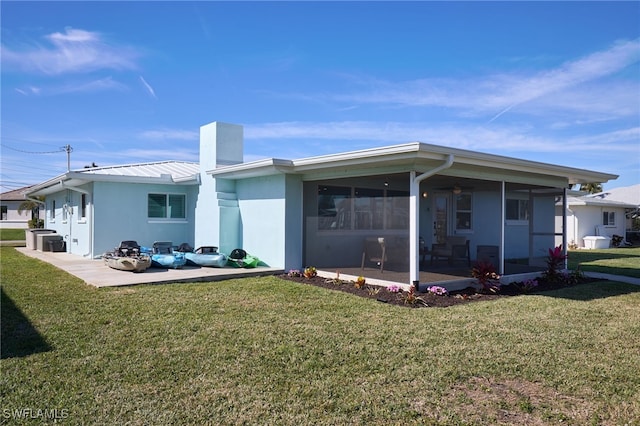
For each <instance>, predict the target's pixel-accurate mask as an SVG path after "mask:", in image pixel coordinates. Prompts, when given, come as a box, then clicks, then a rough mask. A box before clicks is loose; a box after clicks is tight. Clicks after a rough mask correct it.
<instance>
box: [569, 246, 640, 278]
mask: <svg viewBox="0 0 640 426" xmlns="http://www.w3.org/2000/svg"><path fill="white" fill-rule="evenodd" d="M568 260H569V269H576V267H578V266H579V267H580V269H581V270H583V271H591V272H602V273H606V274H614V275H626V276H630V277H636V278H640V247H635V248H627V247H624V248H610V249H604V250H571V251H569V258H568Z"/></svg>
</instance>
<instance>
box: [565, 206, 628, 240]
mask: <svg viewBox="0 0 640 426" xmlns="http://www.w3.org/2000/svg"><path fill="white" fill-rule="evenodd" d="M635 208H636V206H634V205H633V204H629V203H625V202H622V201H614V200H606V199H602V198H599V197H593V196H590V195H584V196H580V197H568V198H567V209H566V223H567V227H566V231H567V232H566V238H567V242H568V244H569V245H570V246H572V247H576V248H595V247H593V240H594V239H593V238H592V237H595V236H601V237H609V238H610V237H611V236H613V235H620V236H625V234H626V231H627V229H629V228H630V221H631V220H630V219H627V218H626V213H627V212H629V211H631V210H633V209H635ZM556 229H558V230H560V231H559V232H562V203H561V202H559V203H557V204H556ZM585 237H587V240H585ZM560 241H561V240H560V239H559V238H557V239H556V242H557V243H559V242H560ZM609 242H610V241H609V240H607V241H606V244H605V245H607V246H608V245H609Z"/></svg>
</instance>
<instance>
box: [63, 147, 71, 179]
mask: <svg viewBox="0 0 640 426" xmlns="http://www.w3.org/2000/svg"><path fill="white" fill-rule="evenodd" d="M62 149H63V150H64V152H66V153H67V172H70V171H71V151H73V148H72V147H71V145H65V146H63V147H62Z"/></svg>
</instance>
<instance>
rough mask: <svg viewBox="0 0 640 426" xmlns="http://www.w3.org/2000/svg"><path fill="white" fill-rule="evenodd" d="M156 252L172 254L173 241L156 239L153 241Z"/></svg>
mask: <svg viewBox="0 0 640 426" xmlns="http://www.w3.org/2000/svg"><path fill="white" fill-rule="evenodd" d="M153 253H154V254H172V253H173V243H172V242H171V241H156V242H155V243H153Z"/></svg>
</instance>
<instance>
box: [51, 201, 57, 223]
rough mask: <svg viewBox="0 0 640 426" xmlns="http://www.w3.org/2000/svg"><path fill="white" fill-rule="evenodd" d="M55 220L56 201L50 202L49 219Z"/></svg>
mask: <svg viewBox="0 0 640 426" xmlns="http://www.w3.org/2000/svg"><path fill="white" fill-rule="evenodd" d="M55 218H56V200H51V219H55Z"/></svg>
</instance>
